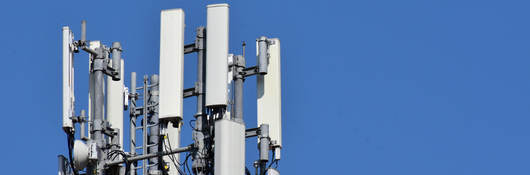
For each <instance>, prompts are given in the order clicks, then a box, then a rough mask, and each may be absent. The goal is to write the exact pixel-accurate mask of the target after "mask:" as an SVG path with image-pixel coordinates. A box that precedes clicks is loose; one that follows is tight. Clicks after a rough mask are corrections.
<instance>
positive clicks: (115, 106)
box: [106, 59, 125, 148]
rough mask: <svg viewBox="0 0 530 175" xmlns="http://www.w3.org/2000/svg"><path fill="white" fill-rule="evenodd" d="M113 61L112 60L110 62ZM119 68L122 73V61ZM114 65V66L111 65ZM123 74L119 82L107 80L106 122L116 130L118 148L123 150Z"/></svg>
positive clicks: (121, 60)
mask: <svg viewBox="0 0 530 175" xmlns="http://www.w3.org/2000/svg"><path fill="white" fill-rule="evenodd" d="M112 61H114V59H113V60H112ZM120 62H122V63H121V64H119V65H121V66H120V69H122V70H120V71H121V72H123V66H124V65H123V59H120ZM113 65H114V64H113ZM123 87H124V85H123V74H121V79H120V80H119V81H114V80H112V78H110V77H108V78H107V94H106V95H107V108H106V113H107V121H108V122H109V123H110V125H111V128H114V129H118V130H119V131H120V132H119V134H120V135H119V139H120V146H121V147H122V148H123V131H125V130H124V129H123V95H124V94H123V89H124V88H123Z"/></svg>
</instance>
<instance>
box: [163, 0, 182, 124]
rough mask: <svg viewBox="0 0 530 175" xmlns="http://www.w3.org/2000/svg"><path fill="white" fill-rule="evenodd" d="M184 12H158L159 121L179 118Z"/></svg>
mask: <svg viewBox="0 0 530 175" xmlns="http://www.w3.org/2000/svg"><path fill="white" fill-rule="evenodd" d="M184 25H185V24H184V11H182V9H169V10H162V12H161V13H160V86H159V88H160V96H159V97H160V103H159V107H160V108H159V115H160V119H161V120H173V121H174V120H176V119H177V118H181V119H182V98H183V97H182V94H183V80H184V76H183V74H184V73H183V70H184Z"/></svg>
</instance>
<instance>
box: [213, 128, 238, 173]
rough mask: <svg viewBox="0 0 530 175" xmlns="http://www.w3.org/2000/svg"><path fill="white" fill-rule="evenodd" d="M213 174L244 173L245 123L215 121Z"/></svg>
mask: <svg viewBox="0 0 530 175" xmlns="http://www.w3.org/2000/svg"><path fill="white" fill-rule="evenodd" d="M214 162H215V165H214V174H215V175H234V174H241V175H242V174H245V125H244V124H242V123H238V122H235V121H233V120H228V119H221V120H217V121H216V122H215V155H214Z"/></svg>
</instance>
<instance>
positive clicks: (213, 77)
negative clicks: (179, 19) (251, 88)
mask: <svg viewBox="0 0 530 175" xmlns="http://www.w3.org/2000/svg"><path fill="white" fill-rule="evenodd" d="M228 15H229V6H228V4H212V5H208V6H207V20H206V27H207V29H206V36H207V38H206V48H208V49H206V94H207V95H206V106H208V107H212V106H226V105H227V102H228V88H227V84H226V83H227V82H228V80H227V72H228V61H227V58H228V29H229V23H228V22H229V21H228Z"/></svg>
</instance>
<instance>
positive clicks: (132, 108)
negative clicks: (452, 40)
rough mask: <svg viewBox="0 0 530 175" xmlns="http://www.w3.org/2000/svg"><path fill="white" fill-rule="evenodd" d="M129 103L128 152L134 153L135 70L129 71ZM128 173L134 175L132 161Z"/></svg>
mask: <svg viewBox="0 0 530 175" xmlns="http://www.w3.org/2000/svg"><path fill="white" fill-rule="evenodd" d="M130 97H131V104H130V108H129V112H130V114H129V116H130V117H131V118H130V121H131V123H130V125H129V141H130V145H129V152H130V153H131V154H132V155H135V154H136V72H131V96H130ZM129 168H130V169H129V173H130V175H136V169H135V166H134V164H133V163H131V165H130V166H129Z"/></svg>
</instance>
